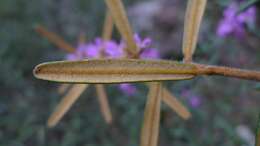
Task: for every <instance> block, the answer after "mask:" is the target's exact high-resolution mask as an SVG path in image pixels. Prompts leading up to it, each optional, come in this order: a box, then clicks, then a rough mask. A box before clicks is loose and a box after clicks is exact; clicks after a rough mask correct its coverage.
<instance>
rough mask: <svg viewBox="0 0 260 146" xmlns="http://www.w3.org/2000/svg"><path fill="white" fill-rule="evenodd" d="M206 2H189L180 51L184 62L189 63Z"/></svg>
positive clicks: (199, 0)
mask: <svg viewBox="0 0 260 146" xmlns="http://www.w3.org/2000/svg"><path fill="white" fill-rule="evenodd" d="M206 3H207V0H189V1H188V6H187V10H186V16H185V22H184V35H183V46H182V51H183V54H184V61H186V62H191V61H192V55H193V53H194V51H195V48H196V44H197V40H198V33H199V28H200V24H201V20H202V17H203V14H204V11H205V7H206Z"/></svg>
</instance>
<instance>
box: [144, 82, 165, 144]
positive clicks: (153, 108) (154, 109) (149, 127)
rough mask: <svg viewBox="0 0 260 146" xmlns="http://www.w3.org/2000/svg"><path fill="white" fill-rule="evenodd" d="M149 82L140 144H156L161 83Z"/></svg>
mask: <svg viewBox="0 0 260 146" xmlns="http://www.w3.org/2000/svg"><path fill="white" fill-rule="evenodd" d="M150 84H151V85H150V86H151V87H150V90H149V94H148V99H147V103H146V106H145V112H144V122H143V127H142V131H141V140H140V143H141V144H140V145H141V146H156V145H157V143H158V137H159V127H160V110H161V109H160V107H161V97H162V85H161V83H158V82H155V83H150Z"/></svg>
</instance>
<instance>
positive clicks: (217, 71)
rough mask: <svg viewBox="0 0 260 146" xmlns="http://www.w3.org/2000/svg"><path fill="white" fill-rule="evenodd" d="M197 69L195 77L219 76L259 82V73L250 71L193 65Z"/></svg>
mask: <svg viewBox="0 0 260 146" xmlns="http://www.w3.org/2000/svg"><path fill="white" fill-rule="evenodd" d="M195 65H196V66H197V68H198V70H197V71H196V73H195V75H221V76H227V77H233V78H240V79H246V80H254V81H260V71H251V70H245V69H238V68H232V67H224V66H213V65H202V64H195Z"/></svg>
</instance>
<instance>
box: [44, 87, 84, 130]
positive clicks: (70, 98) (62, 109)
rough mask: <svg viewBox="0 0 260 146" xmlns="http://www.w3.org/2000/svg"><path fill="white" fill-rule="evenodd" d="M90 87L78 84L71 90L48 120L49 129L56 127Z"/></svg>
mask: <svg viewBox="0 0 260 146" xmlns="http://www.w3.org/2000/svg"><path fill="white" fill-rule="evenodd" d="M87 87H88V85H87V84H77V85H73V87H72V88H71V89H70V90H69V92H68V93H67V95H66V96H64V97H63V98H62V100H61V102H60V103H59V104H58V106H57V107H56V109H55V111H54V112H53V113H52V115H51V116H50V118H49V120H48V127H54V126H55V125H56V124H57V123H58V122H59V121H60V119H61V118H62V117H63V116H64V114H65V113H66V112H67V111H68V110H69V109H70V107H71V106H72V105H73V103H74V102H75V101H76V100H77V99H78V98H79V96H80V95H81V94H82V93H83V91H84V90H85V89H86V88H87Z"/></svg>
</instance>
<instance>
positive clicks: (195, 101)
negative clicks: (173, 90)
mask: <svg viewBox="0 0 260 146" xmlns="http://www.w3.org/2000/svg"><path fill="white" fill-rule="evenodd" d="M182 96H184V97H186V98H187V100H188V103H189V105H190V106H191V107H193V108H198V107H200V105H201V102H202V101H201V97H200V96H198V95H195V94H194V93H192V92H191V91H189V90H184V91H183V92H182Z"/></svg>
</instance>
